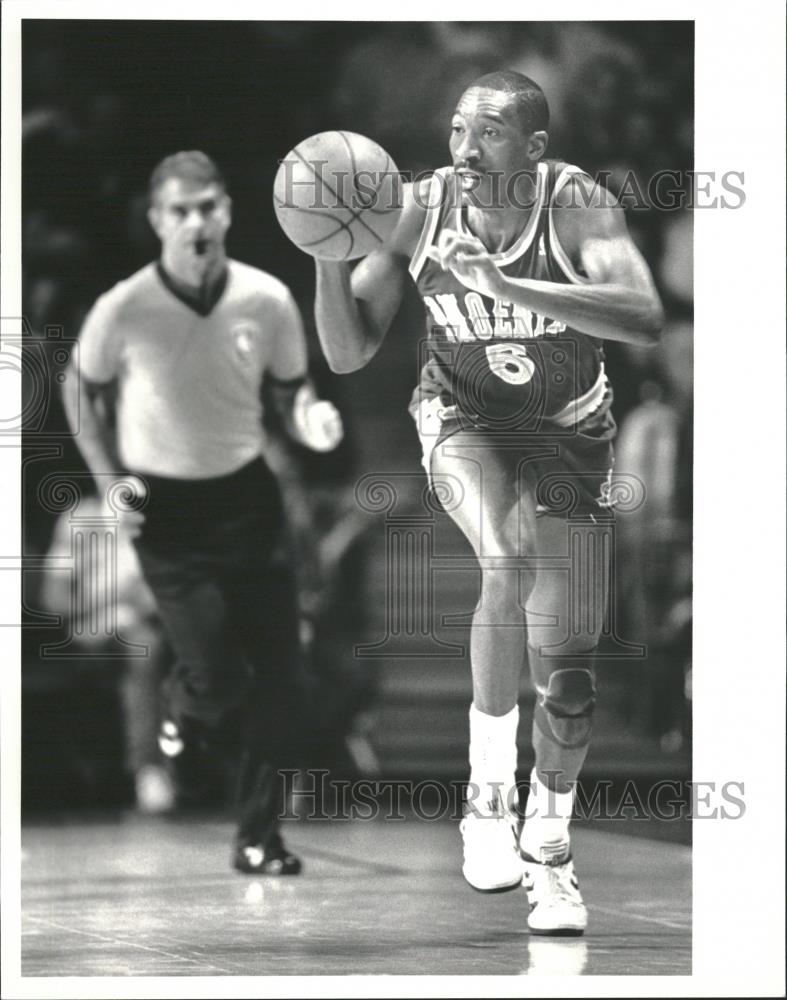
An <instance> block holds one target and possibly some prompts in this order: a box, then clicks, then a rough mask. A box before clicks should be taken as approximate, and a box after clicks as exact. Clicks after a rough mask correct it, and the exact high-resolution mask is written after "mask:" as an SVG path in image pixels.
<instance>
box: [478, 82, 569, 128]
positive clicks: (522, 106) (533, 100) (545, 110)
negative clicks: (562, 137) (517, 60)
mask: <svg viewBox="0 0 787 1000" xmlns="http://www.w3.org/2000/svg"><path fill="white" fill-rule="evenodd" d="M475 87H486V88H487V89H488V90H501V91H502V92H503V93H504V94H511V95H512V96H513V97H515V99H516V107H517V112H518V114H519V118H520V121H521V122H522V128H523V129H524V130H525V132H526V133H527V134H528V135H530V133H531V132H542V131H543V132H546V130H547V129H548V128H549V105H548V104H547V99H546V97H545V96H544V91H543V90H542V89H541V88H540V87H539V85H538V84H537V83H536V82H535V80H531V79H530V77H529V76H525V75H524V73H517V72H516V70H513V69H502V70H498V71H496V72H495V73H487V74H486V75H485V76H481V77H479V78H478V79H477V80H475V81H474V82H473V83H471V84H470V87H468V88H467V89H468V90H470V89H471V88H475Z"/></svg>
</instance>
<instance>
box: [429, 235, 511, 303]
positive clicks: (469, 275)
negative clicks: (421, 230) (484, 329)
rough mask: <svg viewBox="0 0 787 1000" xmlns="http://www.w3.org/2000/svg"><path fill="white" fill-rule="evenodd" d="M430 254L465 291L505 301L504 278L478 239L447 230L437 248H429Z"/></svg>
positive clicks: (438, 241) (440, 238) (440, 237)
mask: <svg viewBox="0 0 787 1000" xmlns="http://www.w3.org/2000/svg"><path fill="white" fill-rule="evenodd" d="M427 253H428V255H429V256H430V257H431V258H432V260H434V261H437V263H438V264H439V265H440V267H442V268H443V270H444V271H450V272H451V273H452V274H453V275H454V276H455V277H456V278H457V279H458V280H459V281H461V282H462V284H463V285H464V286H465V287H466V288H469V289H471V290H472V291H474V292H480V293H481V294H482V295H488V296H489V297H490V298H493V299H494V298H500V297H502V292H503V285H504V282H505V278H504V276H503V274H502V273H501V272H500V270H499V268H498V266H497V264H495V262H494V261H493V260H492V258H491V257H490V255H489V251H488V250H487V249H486V247H485V246H484V244H483V243H482V242H481V240H479V239H478V238H477V237H475V236H467V235H465V234H463V233H457V232H455V231H454V230H452V229H444V230H443V231H442V232H441V233H440V236H439V238H438V240H437V246H435V247H430V248H429V250H428V251H427Z"/></svg>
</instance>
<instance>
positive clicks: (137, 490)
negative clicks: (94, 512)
mask: <svg viewBox="0 0 787 1000" xmlns="http://www.w3.org/2000/svg"><path fill="white" fill-rule="evenodd" d="M147 494H148V490H147V486H146V485H145V483H144V482H143V481H142V480H141V479H140V478H139V477H138V476H131V475H128V476H119V477H118V478H117V479H113V480H112V482H111V483H110V484H109V486H108V487H107V489H106V491H105V493H104V497H103V504H104V514H105V515H106V516H107V517H112V518H117V522H118V529H119V530H120V531H122V532H124V533H125V534H126V535H128V537H129V538H136V537H137V535H139V534H140V532H141V531H142V525H143V524H144V523H145V515H144V514H143V513H142V510H141V509H140V508H141V507H142V506H144V503H145V500H146V499H147Z"/></svg>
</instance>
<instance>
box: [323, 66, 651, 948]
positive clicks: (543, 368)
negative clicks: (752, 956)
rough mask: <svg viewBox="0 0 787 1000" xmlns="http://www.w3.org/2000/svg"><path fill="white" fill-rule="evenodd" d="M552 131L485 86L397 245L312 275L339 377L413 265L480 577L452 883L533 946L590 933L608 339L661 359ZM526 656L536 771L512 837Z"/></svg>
mask: <svg viewBox="0 0 787 1000" xmlns="http://www.w3.org/2000/svg"><path fill="white" fill-rule="evenodd" d="M547 129H548V109H547V102H546V100H545V97H544V94H543V92H542V91H541V88H540V87H539V86H538V85H537V84H536V83H534V82H533V81H532V80H530V79H528V78H527V77H525V76H523V75H521V74H519V73H515V72H509V71H504V72H497V73H492V74H490V75H487V76H484V77H482V78H481V79H479V80H477V81H476V82H475V83H474V84H473V85H472V86H470V87H469V88H468V89H467V90H466V91H465V93H464V94H462V96H461V98H460V100H459V103H458V104H457V106H456V111H455V112H454V115H453V119H452V122H451V133H450V140H449V149H450V152H451V159H452V166H451V167H449V168H444V169H441V170H438V171H437V172H436V173H435V174H434V175H433V176H432V177H431V178H430V179H428V180H427V181H424V182H422V183H419V184H417V185H409V186H407V187H406V195H405V205H404V209H403V212H402V215H401V218H400V221H399V223H398V226H397V228H396V230H395V232H394V234H393V236H392V238H391V239H390V240H389V242H388V243H387V244H386V245H385V246H382V247H381V248H380V249H378V250H376V251H375V252H373V253H371V254H370V255H369V256H368V257H366V258H365V259H364V260H362V261H361V263H360V264H359V265H358V266H357V267H356V269H355V270H354V271H352V273H351V271H350V268H349V267H348V266H347V265H346V264H342V263H333V262H325V261H320V260H318V261H317V291H316V305H315V309H316V317H317V325H318V331H319V335H320V339H321V343H322V346H323V349H324V352H325V355H326V357H327V359H328V361H329V363H330V365H331V367H332V368H333V369H334V370H335V371H337V372H349V371H353V370H355V369H357V368H360V367H362V366H363V365H365V364H366V363H367V362H368V361H369V359H370V358H371V357H372V356H373V355H374V353H375V351H376V350H377V348H378V347H379V345H380V342H381V341H382V338H383V337H384V335H385V333H386V331H387V329H388V327H389V325H390V323H391V322H392V320H393V318H394V315H395V313H396V311H397V308H398V306H399V303H400V301H401V298H402V290H403V285H404V282H405V280H406V275H407V273H408V270H409V273H410V276H411V277H412V279H413V280H414V281H415V282H416V285H417V287H418V290H419V292H420V294H421V296H422V298H423V300H424V303H425V306H426V310H427V332H428V341H427V359H426V363H425V364H424V366H423V370H422V372H421V379H420V384H419V386H418V387H417V389H416V390H415V394H414V396H413V400H412V405H411V413H412V415H413V416H414V418H415V420H416V423H417V426H418V430H419V434H420V437H421V441H422V445H423V453H424V466H425V468H426V471H427V474H428V475H429V476H430V478H431V480H432V482H433V483H434V484H435V485H437V484H439V483H440V482H442V484H443V486H444V487H446V489H443V490H442V491H440V492H441V493H442V495H444V496H447V495H449V494H451V495H452V496H451V501H450V502H449V503H447V504H446V508H447V510H448V511H449V513H450V516H451V517H452V518H453V520H454V521H455V522H456V524H457V525H458V526H459V528H460V529H461V530H462V532H463V533H464V534H465V536H466V537H467V540H468V541H469V543H470V545H471V546H472V548H473V551H474V553H475V555H476V557H477V558H478V561H479V564H480V567H481V572H482V587H481V599H480V602H479V605H478V607H477V609H476V611H475V614H474V618H473V624H472V630H471V640H470V652H471V662H472V678H473V702H472V705H471V707H470V752H469V757H470V785H469V793H468V796H469V797H468V803H467V808H466V810H465V817H464V819H463V821H462V824H461V829H462V834H463V839H464V865H463V873H464V876H465V878H466V879H467V881H468V882H469V883H470V884H471V885H472V886H473V887H474V888H476V889H479V890H481V891H489V892H492V891H500V890H504V889H509V888H514V887H516V886H518V885H520V883H522V882H523V881H524V885H525V886H526V888H527V891H528V897H529V906H530V910H529V916H528V924H529V927H530V929H531V931H532V932H534V933H542V934H581V933H582V932H583V931H584V929H585V926H586V923H587V911H586V909H585V906H584V903H583V901H582V897H581V895H580V893H579V888H578V884H577V880H576V877H575V874H574V868H573V861H572V856H571V847H570V839H569V819H570V817H571V811H572V802H573V798H572V796H573V788H574V786H575V784H576V779H577V776H578V775H579V772H580V768H581V766H582V764H583V761H584V759H585V755H586V752H587V749H588V742H589V739H590V732H591V719H592V715H593V708H594V703H595V697H596V691H595V683H594V653H595V649H596V646H597V643H598V640H599V636H600V632H601V628H602V621H603V618H604V610H605V601H606V574H605V572H604V562H603V558H602V555H601V553H603V552H604V546H605V543H606V542H607V541H608V540H609V537H608V536H609V533H610V517H611V513H610V510H609V501H610V492H609V485H608V484H609V475H610V470H611V467H612V445H611V443H612V439H613V436H614V433H615V426H614V423H613V420H612V417H611V415H610V403H611V399H612V395H611V390H610V387H609V385H608V383H607V380H606V378H605V374H604V360H603V351H602V340H604V339H610V340H621V341H626V342H629V343H632V344H638V345H645V344H651V343H654V342H655V341H656V340H657V339H658V336H659V331H660V327H661V323H662V310H661V305H660V302H659V299H658V296H657V293H656V291H655V289H654V285H653V281H652V279H651V275H650V273H649V270H648V268H647V266H646V264H645V262H644V261H643V259H642V257H641V256H640V254H639V252H638V251H637V249H636V248H635V246H634V244H633V243H632V240H631V239H630V237H629V235H628V233H627V230H626V224H625V221H624V217H623V212H622V210H621V208H620V207H619V206H618V205H617V204H615V203H614V200H613V199H612V198H611V197H610V196H609V195H608V194H607V193H606V192H604V191H602V190H600V189H599V188H597V187H594V185H593V182H592V180H591V179H590V178H589V177H588V176H587V175H586V174H584V173H583V172H582V171H581V170H580V169H579V168H577V167H575V166H571V165H568V164H565V163H562V162H558V161H549V160H545V159H544V154H545V151H546V148H547ZM569 532H571V533H572V534H571V538H572V539H573V541H572V544H571V545H569ZM594 553H597V554H598V555H597V556H596V557H595V558H594ZM567 561H568V562H569V565H570V570H569V572H568V573H566V571H565V566H566V564H567ZM525 657H527V660H528V662H529V666H530V671H531V675H532V680H533V684H534V686H535V690H536V692H537V701H536V708H535V719H534V726H533V745H534V751H535V768H534V772H533V774H532V775H531V795H530V798H529V800H528V808H527V815H526V820H525V823H524V827H523V829H522V831H521V834H519V836H518V837H517V827H516V823H515V820H514V815H513V812H512V808H511V806H512V803H513V801H514V787H515V770H516V766H517V745H516V733H517V724H518V706H517V699H518V694H519V686H520V672H521V670H522V667H523V664H524V661H525Z"/></svg>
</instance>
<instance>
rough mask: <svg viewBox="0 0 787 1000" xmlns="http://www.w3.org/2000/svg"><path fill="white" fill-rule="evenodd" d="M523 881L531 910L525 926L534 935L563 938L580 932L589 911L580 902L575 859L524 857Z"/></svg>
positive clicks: (583, 927) (585, 922) (586, 920)
mask: <svg viewBox="0 0 787 1000" xmlns="http://www.w3.org/2000/svg"><path fill="white" fill-rule="evenodd" d="M524 869H525V873H524V878H523V879H522V883H523V885H524V887H525V889H526V890H527V900H528V903H529V904H530V912H529V914H528V917H527V925H528V927H529V928H530V931H531V933H533V934H552V935H555V936H558V935H562V936H565V937H571V936H578V935H580V934H583V933H584V931H585V928H586V927H587V925H588V911H587V909H586V908H585V904H584V903H583V902H582V896H581V894H580V891H579V882H578V881H577V876H576V874H575V872H574V862H573V861H572V860H571V858H570V857H569V856H567V857H565V859H564V860H563V861H559V860H557V859H549V860H547V861H545V862H543V863H542V862H539V861H532V860H531V859H530V858H525V859H524Z"/></svg>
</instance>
